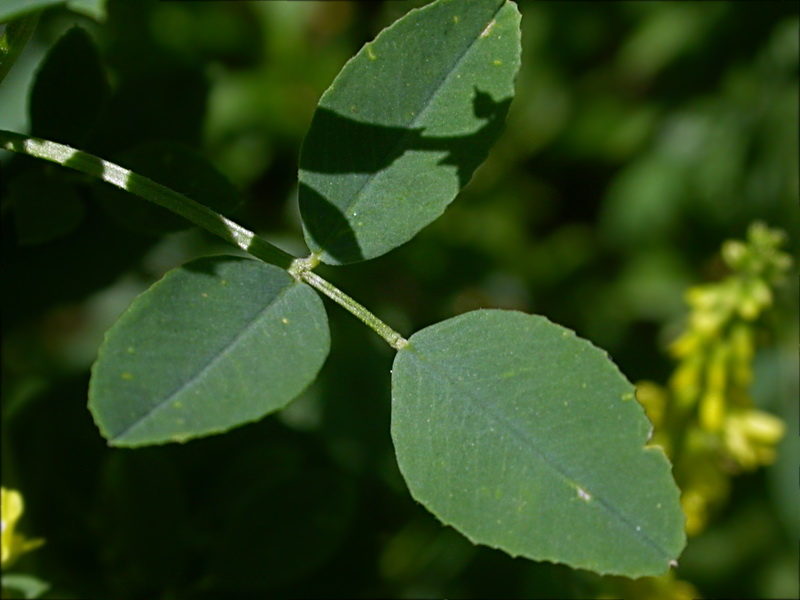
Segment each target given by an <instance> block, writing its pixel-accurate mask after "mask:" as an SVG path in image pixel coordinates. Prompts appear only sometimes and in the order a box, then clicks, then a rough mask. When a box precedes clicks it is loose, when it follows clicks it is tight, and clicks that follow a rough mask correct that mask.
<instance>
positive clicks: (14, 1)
mask: <svg viewBox="0 0 800 600" xmlns="http://www.w3.org/2000/svg"><path fill="white" fill-rule="evenodd" d="M65 2H66V0H4V1H3V4H2V6H0V23H7V22H8V21H11V20H12V19H17V18H19V17H22V16H24V15H26V14H29V13H32V12H35V11H37V10H42V9H43V8H48V7H50V6H54V5H56V4H64V3H65Z"/></svg>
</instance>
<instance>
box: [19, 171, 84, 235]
mask: <svg viewBox="0 0 800 600" xmlns="http://www.w3.org/2000/svg"><path fill="white" fill-rule="evenodd" d="M9 199H10V201H11V203H12V204H13V206H14V224H15V225H16V228H17V240H18V242H19V243H20V244H23V245H27V244H40V243H42V242H47V241H50V240H52V239H55V238H58V237H61V236H63V235H66V234H68V233H70V232H71V231H73V230H75V229H76V228H77V227H78V226H79V225H80V224H81V221H82V220H83V217H84V212H85V210H84V206H83V201H82V200H81V198H80V196H79V195H78V193H77V192H76V191H75V188H74V187H73V186H72V184H70V183H69V182H68V181H67V180H66V179H65V178H64V177H62V176H61V174H60V173H53V172H52V171H51V170H49V169H41V170H30V171H25V172H24V173H21V174H20V175H19V176H18V177H16V178H14V179H13V180H12V181H11V183H10V185H9Z"/></svg>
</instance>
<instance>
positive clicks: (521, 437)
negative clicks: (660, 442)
mask: <svg viewBox="0 0 800 600" xmlns="http://www.w3.org/2000/svg"><path fill="white" fill-rule="evenodd" d="M411 342H412V343H411V344H410V345H409V346H408V347H407V348H405V349H404V351H410V352H411V353H412V354H413V355H414V356H415V357H416V358H417V360H418V362H419V364H420V365H424V366H426V367H427V370H428V371H429V372H430V373H432V374H433V375H434V376H438V377H441V378H442V379H443V380H444V381H445V382H446V383H447V384H448V385H450V386H452V387H453V388H454V389H457V390H459V391H460V392H461V393H462V394H463V396H464V397H465V398H467V399H468V401H469V402H470V404H471V405H472V406H473V407H474V408H475V409H476V410H477V411H478V412H480V413H481V414H483V415H486V416H488V417H489V418H490V419H493V420H494V421H495V422H496V423H498V424H500V425H502V426H504V427H506V428H507V430H508V431H510V432H511V433H512V437H513V438H514V439H516V440H517V441H518V442H519V443H521V444H522V445H523V446H524V447H527V448H530V449H531V450H533V452H534V453H535V454H536V455H538V456H539V457H540V459H541V460H542V462H543V463H544V464H545V465H547V466H548V467H549V468H550V469H551V470H552V471H553V472H555V473H556V475H557V476H559V477H560V478H561V479H562V480H564V481H566V482H568V484H569V485H570V486H577V487H579V488H580V489H583V490H585V491H586V492H588V493H589V494H591V496H592V498H593V499H595V500H597V502H598V503H599V504H600V505H601V506H602V507H603V508H604V509H605V510H606V511H607V512H608V513H609V514H610V515H611V516H612V517H614V518H616V519H618V520H619V521H620V522H622V523H623V524H624V525H625V526H626V527H628V528H629V529H630V531H631V532H632V533H633V535H634V536H636V537H639V538H641V539H642V540H643V541H644V542H645V543H646V544H647V545H648V546H650V547H652V548H653V549H654V550H656V551H657V552H658V554H660V555H662V556H663V557H664V558H665V559H666V560H668V561H669V560H671V559H672V556H671V554H670V553H669V552H668V551H666V550H665V549H664V548H662V547H661V545H660V544H658V543H657V542H656V541H655V540H653V539H652V538H651V537H650V536H649V535H647V533H645V532H644V530H643V529H641V528H640V529H639V530H637V529H636V525H635V524H634V523H633V522H632V521H631V520H630V519H629V518H628V517H627V516H626V515H624V514H623V513H621V512H620V511H618V510H617V509H616V508H614V506H613V505H612V504H610V503H609V502H608V501H607V500H606V499H605V498H604V497H603V495H601V494H597V493H595V491H594V490H592V489H590V488H587V487H586V486H584V485H581V484H579V483H578V481H577V479H575V478H573V477H572V476H571V475H570V474H569V473H568V471H567V470H566V469H564V468H563V467H562V466H561V465H560V464H559V462H558V461H556V460H554V459H553V458H551V457H550V456H548V455H547V453H545V452H544V451H543V450H541V449H540V448H539V447H538V446H537V444H536V442H535V440H534V439H532V438H530V436H529V435H527V434H526V432H525V431H524V430H522V429H520V428H519V427H517V426H516V425H515V424H514V423H513V422H512V421H510V420H508V419H506V418H505V417H503V416H502V415H500V414H497V413H494V412H491V411H488V410H486V406H485V403H482V402H481V401H480V399H479V398H477V397H475V396H474V394H473V393H472V390H471V388H470V386H463V387H462V386H461V385H460V383H459V382H458V381H457V380H455V379H453V378H451V377H450V376H449V375H448V374H447V372H443V371H440V370H438V369H436V368H435V361H430V360H428V359H426V358H425V357H424V355H423V354H422V353H420V352H419V351H418V350H417V349H416V348H414V345H413V340H411ZM642 450H645V448H642Z"/></svg>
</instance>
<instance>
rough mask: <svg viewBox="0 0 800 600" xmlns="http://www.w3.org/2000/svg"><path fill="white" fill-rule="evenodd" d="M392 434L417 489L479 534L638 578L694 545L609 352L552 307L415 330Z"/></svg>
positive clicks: (662, 461)
mask: <svg viewBox="0 0 800 600" xmlns="http://www.w3.org/2000/svg"><path fill="white" fill-rule="evenodd" d="M409 342H410V345H409V346H408V347H406V348H405V349H403V350H400V351H399V352H398V353H397V356H396V358H395V362H394V369H393V379H392V437H393V439H394V443H395V449H396V452H397V459H398V463H399V465H400V470H401V472H402V473H403V476H404V477H405V479H406V482H407V483H408V486H409V489H410V491H411V494H412V495H413V496H414V498H416V499H417V500H418V501H419V502H421V503H422V504H423V505H425V506H426V507H427V508H428V509H429V510H430V511H431V512H433V514H435V515H436V516H437V517H438V518H439V519H440V520H441V521H443V522H444V523H445V524H448V525H452V526H453V527H455V528H456V529H458V530H459V531H460V532H461V533H463V534H464V535H466V536H467V537H468V538H469V539H470V540H472V541H473V542H474V543H480V544H486V545H489V546H492V547H496V548H500V549H501V550H504V551H506V552H508V553H509V554H511V555H512V556H517V555H519V556H524V557H527V558H532V559H535V560H549V561H553V562H562V563H566V564H568V565H571V566H573V567H580V568H584V569H590V570H593V571H597V572H599V573H613V574H620V575H627V576H629V577H639V576H642V575H656V574H660V573H663V572H665V571H666V570H667V569H668V568H669V565H670V564H671V563H672V561H674V560H675V559H676V558H677V556H678V555H679V553H680V551H681V549H682V548H683V546H684V544H685V537H684V528H683V514H682V512H681V509H680V505H679V501H678V499H679V492H678V488H677V487H676V485H675V483H674V481H673V479H672V477H671V474H670V465H669V462H668V461H667V459H666V457H665V456H664V454H663V452H662V451H661V450H660V449H657V448H644V447H643V446H644V444H645V442H646V441H647V439H648V436H649V433H650V431H651V425H650V423H649V421H648V420H647V418H646V417H645V414H644V411H643V410H642V408H641V406H640V405H639V404H638V402H636V400H635V399H634V398H635V397H634V388H633V386H632V385H631V384H630V383H629V382H628V381H627V380H626V379H625V377H624V376H623V375H622V374H621V373H620V372H619V370H618V369H617V368H616V366H614V364H613V363H612V362H610V360H609V359H608V357H607V355H606V354H605V353H604V352H603V351H602V350H599V349H598V348H596V347H595V346H592V345H591V344H590V343H589V342H587V341H586V340H582V339H580V338H577V337H576V336H575V334H574V333H573V332H572V331H570V330H568V329H565V328H563V327H560V326H558V325H555V324H554V323H551V322H550V321H548V320H547V319H545V318H544V317H540V316H534V315H526V314H523V313H519V312H513V311H501V310H479V311H475V312H471V313H467V314H465V315H461V316H458V317H455V318H453V319H449V320H447V321H444V322H442V323H438V324H436V325H433V326H431V327H428V328H427V329H424V330H422V331H420V332H418V333H416V334H414V335H413V336H411V338H410V340H409Z"/></svg>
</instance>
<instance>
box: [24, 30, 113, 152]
mask: <svg viewBox="0 0 800 600" xmlns="http://www.w3.org/2000/svg"><path fill="white" fill-rule="evenodd" d="M109 93H110V92H109V86H108V82H107V81H106V76H105V72H104V70H103V65H102V62H101V60H100V56H99V54H98V52H97V48H96V47H95V45H94V42H93V41H92V39H91V37H90V36H89V34H88V33H86V31H85V30H84V29H82V28H80V27H73V28H71V29H70V30H69V31H67V32H66V33H65V34H64V35H63V36H61V38H60V39H59V40H58V41H57V42H56V43H55V45H54V46H53V48H51V49H50V52H48V54H47V57H46V58H45V60H44V62H43V64H42V67H41V68H40V69H39V72H38V74H37V75H36V81H35V83H34V84H33V88H32V89H31V99H30V114H31V132H32V134H33V135H37V136H40V137H43V138H47V139H51V140H54V141H57V142H62V143H66V144H75V145H77V146H81V145H83V142H84V140H86V139H87V138H88V136H89V134H90V133H91V131H92V127H93V126H94V125H95V123H96V122H97V121H98V118H99V116H100V113H101V112H102V109H103V107H104V106H105V104H106V102H107V100H108V97H109Z"/></svg>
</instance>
